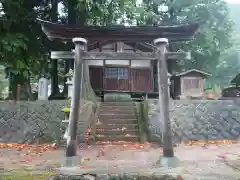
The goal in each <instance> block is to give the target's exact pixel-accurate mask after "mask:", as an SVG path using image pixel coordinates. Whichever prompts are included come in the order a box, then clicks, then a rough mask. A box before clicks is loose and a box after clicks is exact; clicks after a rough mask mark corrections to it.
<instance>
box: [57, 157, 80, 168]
mask: <svg viewBox="0 0 240 180" xmlns="http://www.w3.org/2000/svg"><path fill="white" fill-rule="evenodd" d="M80 165H81V157H80V156H73V157H64V159H63V161H62V163H61V167H65V168H67V167H69V168H71V167H79V166H80Z"/></svg>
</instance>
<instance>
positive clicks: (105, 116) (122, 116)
mask: <svg viewBox="0 0 240 180" xmlns="http://www.w3.org/2000/svg"><path fill="white" fill-rule="evenodd" d="M98 118H99V119H100V121H101V119H102V120H104V121H105V120H106V119H136V118H137V116H136V114H115V113H107V112H106V113H104V114H103V113H102V114H99V117H98Z"/></svg>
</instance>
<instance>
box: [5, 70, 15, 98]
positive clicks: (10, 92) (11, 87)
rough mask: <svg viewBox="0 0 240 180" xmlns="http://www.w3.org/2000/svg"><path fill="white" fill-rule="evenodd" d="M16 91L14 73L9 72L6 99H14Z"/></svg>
mask: <svg viewBox="0 0 240 180" xmlns="http://www.w3.org/2000/svg"><path fill="white" fill-rule="evenodd" d="M16 93H17V81H16V75H15V74H13V73H11V72H10V73H9V89H8V97H7V98H6V99H7V100H16Z"/></svg>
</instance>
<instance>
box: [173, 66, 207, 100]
mask: <svg viewBox="0 0 240 180" xmlns="http://www.w3.org/2000/svg"><path fill="white" fill-rule="evenodd" d="M207 76H211V74H209V73H206V72H203V71H200V70H197V69H190V70H188V71H185V72H182V73H177V74H175V75H173V76H172V78H171V81H172V84H171V91H172V94H174V98H181V99H182V98H186V97H201V96H203V95H204V81H205V79H206V77H207Z"/></svg>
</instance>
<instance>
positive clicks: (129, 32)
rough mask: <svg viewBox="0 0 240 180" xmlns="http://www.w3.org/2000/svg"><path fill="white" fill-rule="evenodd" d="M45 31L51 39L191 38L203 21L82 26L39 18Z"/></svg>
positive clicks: (144, 39)
mask: <svg viewBox="0 0 240 180" xmlns="http://www.w3.org/2000/svg"><path fill="white" fill-rule="evenodd" d="M38 21H39V22H40V24H41V26H42V29H43V31H44V33H45V34H46V35H47V37H48V38H49V39H50V40H55V39H58V40H64V41H69V40H72V38H75V37H82V38H86V39H87V40H89V41H102V40H116V41H123V42H130V41H131V42H136V41H137V42H152V41H153V40H154V39H156V38H168V39H169V41H181V40H190V39H192V38H194V35H195V34H196V32H197V31H198V29H199V26H200V24H201V23H195V24H187V25H177V26H131V27H125V26H104V27H100V26H81V25H68V24H58V23H52V22H49V21H43V20H40V19H38Z"/></svg>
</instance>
